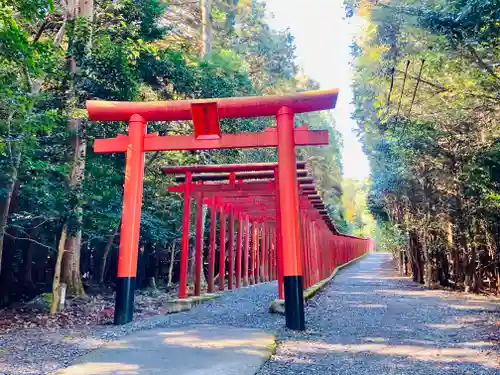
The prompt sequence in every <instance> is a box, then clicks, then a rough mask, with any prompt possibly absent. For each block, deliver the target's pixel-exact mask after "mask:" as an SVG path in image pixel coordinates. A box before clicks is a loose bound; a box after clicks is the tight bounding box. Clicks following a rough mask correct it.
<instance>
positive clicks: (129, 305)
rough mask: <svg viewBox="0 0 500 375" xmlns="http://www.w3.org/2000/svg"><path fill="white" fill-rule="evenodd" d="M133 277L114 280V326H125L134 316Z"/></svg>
mask: <svg viewBox="0 0 500 375" xmlns="http://www.w3.org/2000/svg"><path fill="white" fill-rule="evenodd" d="M134 294H135V277H118V278H117V279H116V298H115V320H114V324H115V325H122V324H127V323H129V322H131V321H132V319H133V316H134Z"/></svg>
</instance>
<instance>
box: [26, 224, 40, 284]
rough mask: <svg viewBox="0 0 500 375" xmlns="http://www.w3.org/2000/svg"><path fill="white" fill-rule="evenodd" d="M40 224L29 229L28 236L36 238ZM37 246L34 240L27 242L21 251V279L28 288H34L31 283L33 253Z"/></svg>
mask: <svg viewBox="0 0 500 375" xmlns="http://www.w3.org/2000/svg"><path fill="white" fill-rule="evenodd" d="M41 229H42V226H41V225H40V223H37V224H36V226H35V227H34V228H32V229H31V230H30V238H33V239H34V238H37V237H38V234H39V233H40V230H41ZM36 247H37V244H36V243H35V242H29V243H28V246H26V247H25V248H24V251H23V281H24V284H25V285H26V286H27V287H28V288H34V286H35V285H34V283H33V272H32V270H33V253H34V251H35V249H36Z"/></svg>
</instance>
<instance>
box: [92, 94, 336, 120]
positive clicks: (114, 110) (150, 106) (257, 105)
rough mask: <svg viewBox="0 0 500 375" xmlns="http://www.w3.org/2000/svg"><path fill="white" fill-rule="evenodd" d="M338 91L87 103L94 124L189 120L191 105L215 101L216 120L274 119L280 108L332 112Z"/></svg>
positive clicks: (95, 101)
mask: <svg viewBox="0 0 500 375" xmlns="http://www.w3.org/2000/svg"><path fill="white" fill-rule="evenodd" d="M337 96H338V89H332V90H324V91H309V92H303V93H297V94H292V95H287V96H271V95H270V96H262V97H258V96H256V97H242V98H222V99H201V100H172V101H163V102H160V101H158V102H109V101H101V100H87V103H86V106H87V111H88V113H89V118H90V119H91V120H93V121H128V119H129V118H130V117H131V116H132V115H134V114H138V115H141V116H142V117H143V118H144V119H145V120H146V121H173V120H191V119H192V110H191V108H192V104H194V103H207V102H216V103H217V106H218V115H219V118H244V117H259V116H274V115H275V114H276V113H277V112H278V111H279V110H280V108H282V107H288V108H290V110H292V111H293V112H294V113H302V112H314V111H320V110H325V109H332V108H334V107H335V104H336V102H337Z"/></svg>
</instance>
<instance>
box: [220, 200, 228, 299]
mask: <svg viewBox="0 0 500 375" xmlns="http://www.w3.org/2000/svg"><path fill="white" fill-rule="evenodd" d="M219 241H220V243H219V290H220V291H224V289H225V284H224V277H225V276H226V211H225V207H224V204H221V206H220V233H219Z"/></svg>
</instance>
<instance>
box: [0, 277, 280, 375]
mask: <svg viewBox="0 0 500 375" xmlns="http://www.w3.org/2000/svg"><path fill="white" fill-rule="evenodd" d="M276 290H277V285H276V283H275V282H274V283H266V284H260V285H257V286H250V287H248V288H245V289H239V290H237V291H234V292H227V293H225V294H223V295H221V296H220V297H219V298H216V299H215V300H212V301H207V302H204V303H203V304H200V305H197V306H195V307H194V308H192V309H191V310H189V311H186V312H183V313H177V314H171V315H166V316H155V317H152V318H148V319H145V320H139V321H134V322H132V323H130V324H126V325H123V326H112V325H107V326H96V325H94V326H83V327H73V328H72V329H57V330H56V329H52V330H48V329H40V328H36V329H29V328H28V329H22V330H16V331H13V332H9V333H6V334H2V335H0V375H21V374H23V375H46V374H51V373H53V372H54V371H55V370H57V369H60V368H64V367H67V366H68V365H70V364H71V363H72V362H73V361H74V360H75V359H76V358H77V357H79V356H81V355H84V354H86V353H88V352H89V351H91V350H93V349H96V348H98V347H100V346H102V345H103V344H105V343H106V342H109V341H112V340H115V339H118V338H120V337H123V336H125V335H127V334H130V333H133V332H136V331H140V330H146V329H151V328H160V327H175V326H189V325H193V324H222V325H231V326H236V327H243V328H245V327H247V328H254V327H262V328H267V329H268V330H269V331H272V332H276V331H277V330H278V329H279V328H280V327H281V326H282V325H283V324H284V323H283V320H284V318H283V317H282V316H278V315H276V314H269V313H268V308H269V303H270V302H271V301H272V300H273V299H274V298H276Z"/></svg>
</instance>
